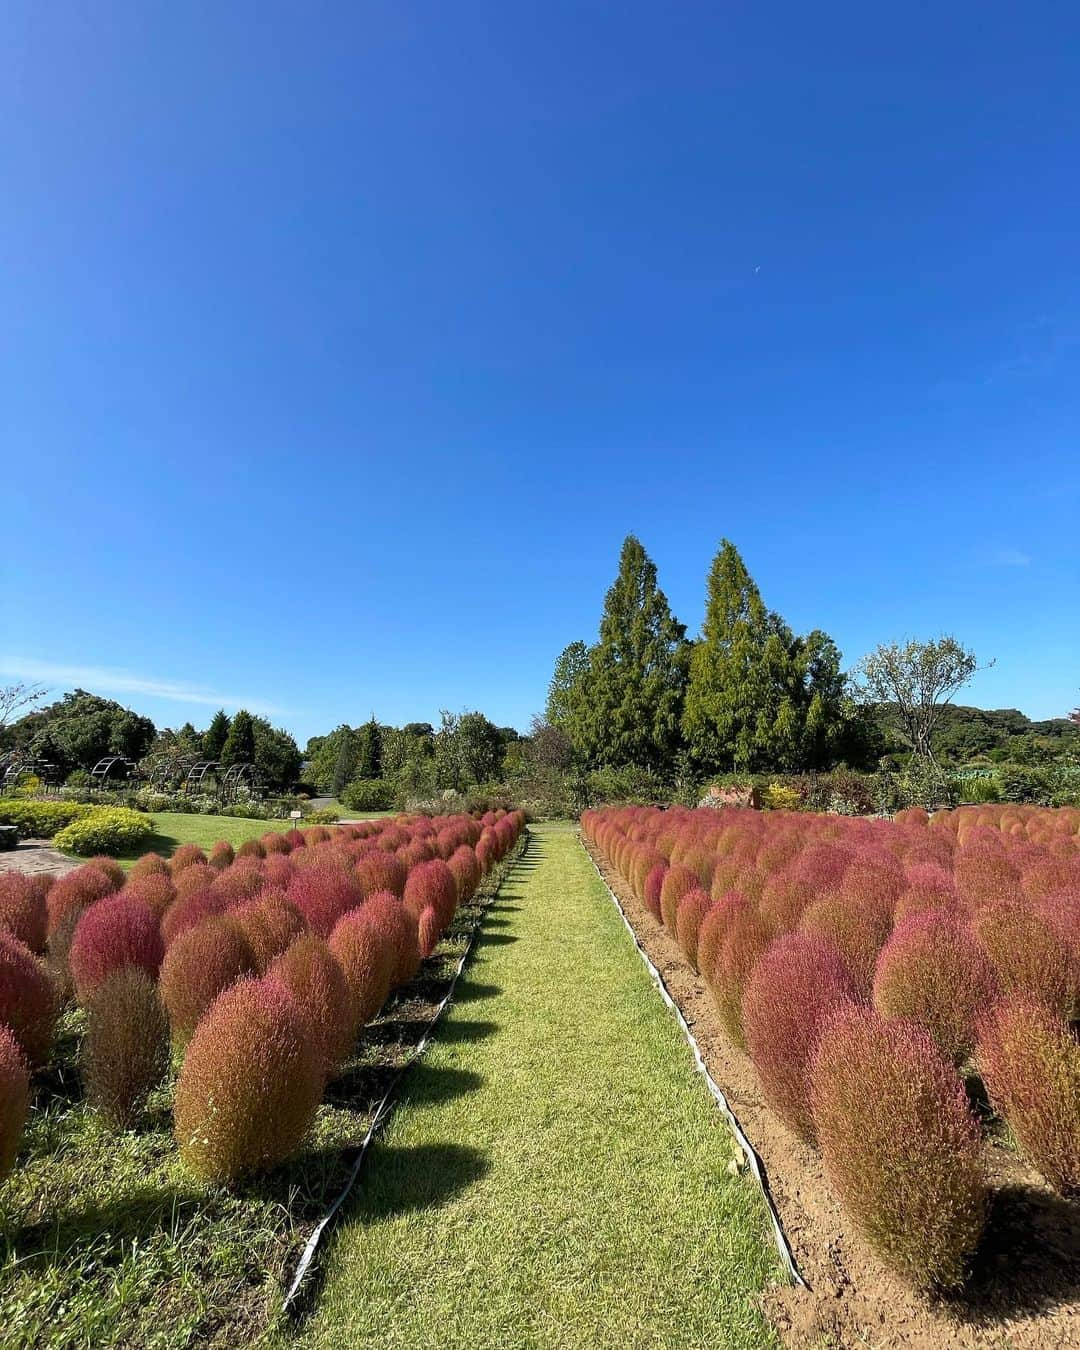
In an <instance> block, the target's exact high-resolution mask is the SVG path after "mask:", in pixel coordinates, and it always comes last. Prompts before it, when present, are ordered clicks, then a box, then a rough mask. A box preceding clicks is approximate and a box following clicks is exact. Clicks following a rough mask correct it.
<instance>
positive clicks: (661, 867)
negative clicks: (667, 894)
mask: <svg viewBox="0 0 1080 1350" xmlns="http://www.w3.org/2000/svg"><path fill="white" fill-rule="evenodd" d="M665 876H667V864H666V863H662V862H660V863H657V864H656V865H655V866H654V867H651V868H650V869H649V872H648V874H647V876H646V877H645V884H644V886H643V888H642V900H643V901H644V902H645V908H646V909H647V910H648V911H649V913H650V914H651V915H652V916H653V918H654V919H655V920H656V922H657V923H662V922H663V912H662V911H661V909H660V896H661V894H662V892H663V889H664V877H665Z"/></svg>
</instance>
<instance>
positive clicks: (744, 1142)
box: [585, 849, 810, 1289]
mask: <svg viewBox="0 0 1080 1350" xmlns="http://www.w3.org/2000/svg"><path fill="white" fill-rule="evenodd" d="M585 855H586V857H587V858H588V859H589V861H590V862H591V863H592V865H593V867H595V868H596V875H597V876H598V877H599V878H600V881H601V883H602V885H603V887H604V890H605V891H607V893H608V895H610V896H611V899H612V902H613V903H614V905H615V908H616V909H617V910H618V911H619V917H620V918H621V919H622V921H623V923H624V924H625V925H626V931H627V932H628V933H629V934H630V937H631V940H632V941H633V944H634V946H635V947H636V948H637V953H638V955H639V956H640V957H641V959H642V961H644V962H645V965H646V966H647V967H648V970H649V974H650V975H651V976H652V977H653V980H654V981H655V983H656V987H657V988H658V989H659V990H660V996H661V997H662V998H663V1000H664V1002H665V1003H666V1004H667V1006H668V1007H669V1008H670V1009H671V1011H672V1012H673V1013H674V1014H675V1016H676V1018H677V1019H678V1023H679V1026H680V1027H681V1028H682V1033H683V1035H684V1036H685V1037H686V1039H687V1041H688V1043H689V1045H690V1049H691V1050H692V1051H693V1052H694V1065H695V1067H696V1068H697V1071H698V1073H700V1074H701V1075H702V1077H703V1078H704V1079H705V1082H706V1083H707V1084H708V1085H709V1091H710V1092H711V1093H712V1095H713V1098H714V1099H715V1101H716V1104H717V1106H718V1107H719V1108H720V1111H721V1113H722V1114H723V1116H724V1119H725V1120H726V1121H727V1123H728V1126H729V1127H730V1129H731V1132H732V1134H733V1135H734V1136H735V1138H736V1140H737V1141H738V1144H739V1147H740V1148H741V1149H742V1151H743V1154H744V1156H745V1158H746V1163H747V1166H748V1167H749V1169H750V1172H751V1174H752V1176H753V1178H754V1180H755V1181H756V1182H757V1186H758V1190H759V1191H760V1192H761V1194H762V1197H763V1198H764V1200H765V1207H766V1209H767V1210H768V1211H769V1219H770V1220H771V1223H772V1231H773V1238H774V1240H775V1242H776V1250H777V1251H778V1252H779V1254H780V1261H781V1264H782V1265H783V1267H784V1269H785V1271H786V1272H787V1275H788V1278H789V1279H790V1280H791V1283H792V1284H794V1285H796V1286H798V1287H799V1288H801V1289H809V1288H810V1286H809V1285H808V1284H807V1282H806V1281H805V1280H804V1279H803V1277H802V1276H801V1275H800V1274H799V1268H798V1266H796V1264H795V1258H794V1256H793V1255H792V1252H791V1247H790V1246H789V1245H788V1240H787V1238H786V1237H785V1235H784V1228H783V1225H782V1224H781V1222H780V1214H779V1211H778V1210H777V1208H776V1202H775V1201H774V1200H773V1197H772V1192H771V1191H770V1189H769V1179H768V1175H767V1174H766V1171H765V1164H764V1163H763V1162H762V1161H761V1159H760V1158H759V1157H758V1155H757V1150H756V1149H755V1148H754V1146H753V1144H751V1142H750V1140H749V1139H748V1138H747V1137H746V1134H745V1133H744V1131H743V1127H742V1126H741V1125H740V1124H739V1121H738V1118H737V1117H736V1115H735V1112H734V1111H733V1110H732V1109H731V1106H730V1104H729V1103H728V1099H727V1098H726V1097H725V1096H724V1093H723V1091H722V1090H721V1088H720V1085H719V1084H718V1083H717V1082H716V1080H715V1078H713V1076H712V1074H711V1073H710V1072H709V1070H708V1068H707V1067H706V1065H705V1060H704V1058H703V1057H702V1054H701V1050H700V1048H699V1046H698V1043H697V1041H696V1040H695V1038H694V1033H693V1032H692V1031H691V1030H690V1025H689V1023H688V1022H687V1020H686V1018H685V1017H684V1016H683V1014H682V1009H681V1008H680V1007H679V1005H678V1004H677V1003H676V1002H675V1000H674V999H673V998H672V997H671V994H670V992H669V991H668V987H667V985H666V984H665V983H664V977H663V975H661V974H660V972H659V970H657V968H656V967H655V966H654V965H653V963H652V961H650V960H649V956H648V953H647V952H646V951H645V948H644V947H643V946H642V945H641V943H640V942H639V941H638V936H637V934H636V933H635V932H634V927H633V924H631V922H630V920H629V919H628V918H627V917H626V911H625V910H624V909H623V907H622V905H621V904H620V903H619V897H618V896H617V895H616V894H615V892H614V891H613V890H612V889H611V887H610V886H609V885H608V884H607V881H606V880H605V878H604V874H603V872H601V871H600V868H599V866H598V864H597V861H596V859H595V858H594V857H593V856H592V853H591V852H590V851H589V850H588V849H585Z"/></svg>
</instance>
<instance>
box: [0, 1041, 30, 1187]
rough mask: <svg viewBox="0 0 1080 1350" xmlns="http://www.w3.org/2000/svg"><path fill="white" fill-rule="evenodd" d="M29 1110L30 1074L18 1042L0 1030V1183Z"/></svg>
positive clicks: (12, 1160)
mask: <svg viewBox="0 0 1080 1350" xmlns="http://www.w3.org/2000/svg"><path fill="white" fill-rule="evenodd" d="M29 1110H30V1074H29V1071H28V1070H27V1067H26V1061H25V1060H24V1058H23V1054H22V1050H21V1048H20V1046H19V1042H18V1041H17V1040H16V1039H15V1037H14V1036H13V1035H12V1033H11V1032H10V1031H9V1029H8V1028H7V1027H5V1026H0V1181H3V1179H4V1177H6V1176H7V1174H8V1173H9V1172H10V1171H11V1169H12V1167H13V1166H14V1164H15V1159H16V1157H17V1156H18V1152H19V1140H20V1139H21V1138H22V1132H23V1126H24V1125H25V1124H26V1116H27V1112H28V1111H29Z"/></svg>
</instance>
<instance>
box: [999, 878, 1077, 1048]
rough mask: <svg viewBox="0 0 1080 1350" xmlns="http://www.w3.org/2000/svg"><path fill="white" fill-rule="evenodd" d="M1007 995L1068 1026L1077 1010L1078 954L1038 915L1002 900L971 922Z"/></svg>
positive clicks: (1026, 905)
mask: <svg viewBox="0 0 1080 1350" xmlns="http://www.w3.org/2000/svg"><path fill="white" fill-rule="evenodd" d="M972 927H973V929H974V931H975V935H976V936H977V937H978V939H979V941H980V942H981V943H982V945H983V947H984V948H985V950H986V953H987V955H988V956H989V958H990V962H991V964H992V965H993V967H994V970H995V972H996V973H997V977H998V980H999V981H1000V983H1001V989H1002V992H1003V993H1004V994H1006V995H1012V994H1017V995H1027V996H1030V997H1031V998H1036V999H1038V1000H1039V1001H1040V1002H1042V1003H1045V1004H1046V1006H1047V1007H1048V1008H1051V1009H1052V1010H1053V1011H1054V1012H1056V1013H1057V1014H1058V1015H1059V1016H1061V1017H1064V1018H1065V1019H1066V1020H1067V1021H1069V1020H1071V1019H1072V1018H1074V1017H1075V1016H1076V1014H1077V1011H1078V1010H1080V952H1078V949H1077V947H1076V945H1074V942H1072V941H1070V939H1069V934H1068V933H1067V932H1063V931H1060V929H1059V926H1058V925H1057V924H1055V923H1053V922H1052V921H1051V919H1050V916H1048V915H1047V913H1046V912H1045V911H1044V910H1043V909H1033V908H1032V907H1031V905H1030V903H1029V902H1027V901H1024V900H1012V901H1010V900H1002V901H999V902H998V903H997V904H992V905H988V906H987V907H986V908H985V909H982V910H980V911H979V913H978V914H976V915H975V917H974V918H973V920H972Z"/></svg>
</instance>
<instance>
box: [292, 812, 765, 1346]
mask: <svg viewBox="0 0 1080 1350" xmlns="http://www.w3.org/2000/svg"><path fill="white" fill-rule="evenodd" d="M482 934H483V935H482V939H481V942H480V945H479V947H478V950H477V952H476V955H475V958H474V959H473V961H472V963H471V965H470V967H469V969H468V972H467V978H465V979H464V980H463V981H462V983H461V984H460V985H459V996H458V998H457V1000H456V1002H455V1004H454V1006H453V1007H452V1009H451V1010H450V1012H449V1014H448V1016H447V1018H446V1019H445V1020H444V1022H443V1023H442V1024H441V1025H440V1029H439V1032H438V1035H437V1040H436V1041H435V1043H434V1045H433V1046H432V1048H431V1049H430V1050H429V1052H428V1055H427V1057H426V1058H425V1060H424V1061H423V1063H422V1064H421V1065H419V1066H418V1067H416V1068H415V1069H414V1070H413V1071H412V1072H411V1073H410V1075H409V1076H408V1078H407V1080H406V1084H407V1085H406V1087H405V1089H404V1092H403V1099H402V1102H401V1104H400V1106H399V1108H398V1111H397V1113H396V1115H395V1116H394V1118H393V1120H392V1122H391V1124H390V1126H389V1128H388V1130H387V1132H386V1134H385V1135H384V1136H383V1138H382V1140H381V1141H380V1142H379V1144H378V1145H377V1147H376V1148H375V1149H374V1150H373V1152H372V1154H371V1156H370V1157H369V1159H368V1162H367V1165H366V1167H365V1170H364V1172H363V1174H362V1176H361V1179H360V1181H359V1183H358V1185H357V1191H356V1193H355V1196H354V1198H353V1200H352V1202H351V1207H350V1210H349V1214H348V1217H347V1218H346V1220H345V1221H344V1222H343V1223H342V1225H341V1227H340V1228H339V1230H338V1232H337V1233H336V1235H335V1237H334V1239H333V1241H332V1243H331V1244H330V1252H329V1255H328V1257H327V1260H328V1270H327V1274H326V1281H325V1284H324V1287H323V1289H322V1291H321V1294H320V1296H319V1297H318V1299H317V1300H316V1303H315V1308H314V1311H313V1314H312V1317H311V1320H310V1322H309V1323H308V1324H307V1325H306V1326H305V1327H304V1328H303V1329H302V1331H301V1333H300V1339H301V1341H302V1342H303V1343H305V1344H310V1345H318V1346H333V1347H337V1346H341V1347H344V1346H350V1347H351V1346H379V1347H384V1346H385V1347H405V1346H415V1347H420V1346H423V1347H431V1346H454V1347H458V1346H462V1347H464V1346H470V1347H504V1346H505V1347H518V1346H550V1347H569V1346H590V1347H592V1346H619V1347H624V1346H660V1345H662V1346H706V1345H709V1346H728V1345H736V1346H754V1347H758V1346H766V1345H771V1344H772V1343H773V1340H772V1336H771V1334H770V1332H769V1330H768V1328H767V1327H766V1325H765V1323H764V1322H763V1320H762V1317H761V1315H760V1313H759V1311H758V1306H757V1294H758V1292H759V1291H760V1290H761V1289H762V1288H763V1287H764V1286H765V1285H766V1284H767V1283H768V1282H769V1281H770V1280H773V1279H777V1278H779V1271H778V1265H777V1262H776V1259H775V1254H774V1252H773V1250H772V1248H771V1246H770V1244H769V1242H768V1240H767V1238H766V1236H765V1233H766V1227H765V1225H766V1217H765V1211H764V1206H763V1204H762V1202H761V1200H760V1197H759V1196H758V1194H757V1192H756V1191H755V1190H754V1189H753V1187H752V1184H751V1183H750V1181H749V1180H747V1179H746V1178H745V1177H744V1176H738V1175H732V1174H731V1173H729V1171H728V1163H729V1161H730V1160H731V1158H732V1144H731V1141H730V1136H729V1135H728V1133H727V1130H726V1128H725V1127H724V1125H723V1123H722V1121H721V1119H720V1117H719V1115H718V1114H717V1112H716V1110H715V1108H714V1106H713V1104H712V1100H711V1098H710V1097H709V1095H708V1092H707V1090H706V1087H705V1085H704V1083H703V1081H702V1080H701V1079H700V1078H699V1077H698V1076H697V1075H696V1074H695V1073H694V1071H693V1066H692V1060H691V1056H690V1052H689V1049H688V1048H687V1046H686V1044H685V1042H684V1041H683V1039H682V1037H681V1035H680V1033H679V1031H678V1028H677V1026H676V1023H675V1021H674V1019H673V1018H672V1017H671V1015H670V1014H669V1013H668V1012H667V1011H666V1009H665V1008H664V1006H663V1004H662V1003H661V1001H660V998H659V995H658V994H657V993H656V990H655V989H654V987H653V984H652V981H651V980H650V978H649V976H648V974H647V972H646V971H645V969H644V967H643V966H642V965H641V963H640V961H639V958H638V956H637V954H636V952H635V950H634V947H633V944H632V942H631V940H630V938H629V936H628V934H627V933H626V931H625V929H624V928H623V925H622V922H621V920H620V919H619V917H618V915H617V913H616V912H615V909H614V907H613V906H612V904H611V901H610V899H609V898H608V896H607V893H606V891H605V890H604V888H603V886H602V884H601V883H600V881H599V878H598V877H597V876H596V873H595V872H594V870H593V867H592V864H591V863H590V862H589V860H588V858H587V857H586V855H585V853H584V851H583V850H582V848H581V845H580V844H579V842H578V840H577V836H576V832H575V831H573V830H572V829H571V828H570V827H568V826H540V827H533V828H532V831H531V835H530V840H529V846H528V849H527V851H526V853H525V855H524V857H523V859H522V861H521V862H519V863H518V864H517V865H516V866H515V868H514V869H513V871H512V872H511V874H510V876H509V878H508V879H507V881H506V882H505V883H504V885H503V888H502V890H501V892H500V895H499V898H498V900H497V901H496V903H495V904H494V905H493V906H492V908H491V910H490V911H489V912H488V915H487V917H486V919H485V922H484V926H483V930H482Z"/></svg>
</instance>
